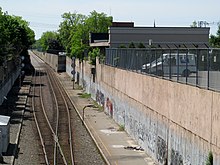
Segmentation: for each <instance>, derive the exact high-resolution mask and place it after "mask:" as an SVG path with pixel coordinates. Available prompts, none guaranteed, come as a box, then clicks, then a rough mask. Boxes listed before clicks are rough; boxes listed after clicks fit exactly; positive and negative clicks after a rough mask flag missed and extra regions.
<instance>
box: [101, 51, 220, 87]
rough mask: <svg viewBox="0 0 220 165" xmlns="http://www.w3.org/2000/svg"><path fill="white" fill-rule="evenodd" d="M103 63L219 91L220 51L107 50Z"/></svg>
mask: <svg viewBox="0 0 220 165" xmlns="http://www.w3.org/2000/svg"><path fill="white" fill-rule="evenodd" d="M105 64H106V65H110V66H113V67H118V68H121V69H126V70H131V71H135V72H138V73H142V74H148V75H152V76H158V77H162V78H164V79H168V80H172V81H177V82H181V83H186V84H191V85H195V86H199V87H203V88H207V89H212V90H217V91H220V49H213V48H195V49H192V48H176V49H174V48H170V49H167V48H166V49H164V48H147V49H136V48H134V49H127V48H126V49H125V48H108V49H106V57H105Z"/></svg>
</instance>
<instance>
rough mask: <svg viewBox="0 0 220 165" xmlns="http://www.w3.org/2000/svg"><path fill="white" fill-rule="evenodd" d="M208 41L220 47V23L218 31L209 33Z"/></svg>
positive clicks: (213, 45)
mask: <svg viewBox="0 0 220 165" xmlns="http://www.w3.org/2000/svg"><path fill="white" fill-rule="evenodd" d="M209 43H210V45H211V46H212V47H217V48H220V25H219V26H218V31H217V33H216V36H215V35H211V36H210V38H209Z"/></svg>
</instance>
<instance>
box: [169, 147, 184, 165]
mask: <svg viewBox="0 0 220 165" xmlns="http://www.w3.org/2000/svg"><path fill="white" fill-rule="evenodd" d="M177 164H178V165H183V158H182V155H181V154H179V152H178V151H175V150H174V149H172V150H171V162H170V165H177Z"/></svg>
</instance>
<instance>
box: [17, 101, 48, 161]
mask: <svg viewBox="0 0 220 165" xmlns="http://www.w3.org/2000/svg"><path fill="white" fill-rule="evenodd" d="M41 153H42V149H41V146H40V143H39V136H38V134H37V130H36V126H35V122H34V118H33V113H32V108H31V97H29V98H28V105H27V108H26V110H25V114H24V120H23V125H22V130H21V134H20V142H19V146H18V157H17V158H16V159H15V165H28V164H31V165H35V164H36V165H39V164H44V159H43V155H42V154H41Z"/></svg>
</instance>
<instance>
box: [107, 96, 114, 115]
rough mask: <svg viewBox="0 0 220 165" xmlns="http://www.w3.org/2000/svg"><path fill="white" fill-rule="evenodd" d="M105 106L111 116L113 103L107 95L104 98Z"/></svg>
mask: <svg viewBox="0 0 220 165" xmlns="http://www.w3.org/2000/svg"><path fill="white" fill-rule="evenodd" d="M106 108H107V110H108V113H109V114H110V116H111V117H113V104H112V102H111V100H110V99H109V98H108V97H107V99H106Z"/></svg>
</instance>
